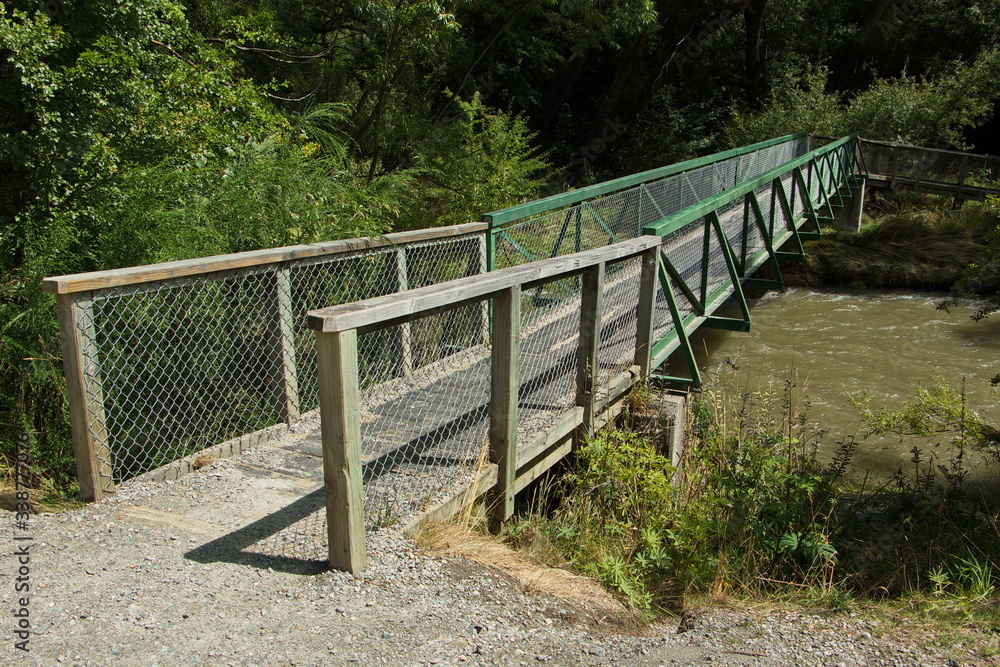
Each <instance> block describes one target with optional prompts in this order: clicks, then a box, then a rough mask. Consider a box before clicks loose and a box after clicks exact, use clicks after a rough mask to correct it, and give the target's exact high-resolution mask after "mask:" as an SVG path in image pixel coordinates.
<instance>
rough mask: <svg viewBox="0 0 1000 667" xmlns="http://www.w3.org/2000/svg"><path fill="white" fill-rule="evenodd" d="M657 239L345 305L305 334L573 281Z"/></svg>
mask: <svg viewBox="0 0 1000 667" xmlns="http://www.w3.org/2000/svg"><path fill="white" fill-rule="evenodd" d="M659 244H660V239H659V238H658V237H655V236H639V237H637V238H634V239H629V240H628V241H622V242H621V243H616V244H614V245H609V246H603V247H601V248H594V249H593V250H586V251H584V252H580V253H575V254H573V255H564V256H562V257H554V258H552V259H545V260H541V261H539V262H533V263H531V264H522V265H520V266H512V267H510V268H507V269H500V270H499V271H494V272H492V273H488V274H483V275H478V276H470V277H468V278H459V279H458V280H452V281H450V282H447V283H441V284H439V285H429V286H427V287H420V288H417V289H413V290H409V291H406V292H399V293H397V294H387V295H385V296H380V297H375V298H372V299H366V300H365V301H360V302H355V303H346V304H342V305H339V306H332V307H330V308H321V309H319V310H311V311H309V320H308V321H309V328H310V329H312V330H314V331H319V332H324V333H331V332H336V331H347V330H348V329H360V328H363V327H370V326H372V325H376V324H378V323H380V322H387V321H391V320H397V319H400V318H404V317H407V316H410V315H414V314H417V313H421V312H424V311H432V310H435V309H439V308H441V307H444V306H449V305H460V304H462V303H466V302H470V301H475V300H481V299H482V298H484V297H487V296H489V295H491V294H494V293H496V292H499V291H501V290H504V289H508V288H510V287H513V286H515V285H524V284H526V283H532V282H536V281H539V280H545V279H557V278H560V277H566V276H569V275H573V274H576V273H579V272H580V271H583V270H584V269H587V268H589V267H591V266H596V265H597V264H600V263H602V262H613V261H616V260H622V259H627V258H629V257H632V256H635V255H639V254H641V253H642V252H644V251H645V250H648V249H649V248H654V247H657V246H658V245H659Z"/></svg>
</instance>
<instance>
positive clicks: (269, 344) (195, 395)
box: [44, 223, 486, 500]
mask: <svg viewBox="0 0 1000 667" xmlns="http://www.w3.org/2000/svg"><path fill="white" fill-rule="evenodd" d="M485 232H486V225H485V224H484V223H470V224H465V225H456V226H452V227H442V228H437V229H426V230H419V231H413V232H401V233H394V234H387V235H385V236H381V237H373V238H361V239H349V240H344V241H331V242H325V243H314V244H308V245H298V246H290V247H284V248H274V249H269V250H259V251H252V252H243V253H235V254H230V255H220V256H215V257H206V258H200V259H192V260H183V261H175V262H166V263H161V264H153V265H148V266H139V267H131V268H125V269H115V270H110V271H96V272H91V273H82V274H75V275H66V276H58V277H52V278H46V279H45V280H44V286H45V289H46V291H48V292H51V293H53V294H55V295H56V302H57V310H58V315H59V322H60V334H61V336H60V337H61V341H62V351H63V362H64V368H65V374H66V380H67V395H68V403H69V409H70V419H71V424H72V432H73V443H74V448H75V453H76V463H77V479H78V481H79V486H80V495H81V497H82V498H83V499H84V500H99V499H100V498H101V497H102V496H104V495H105V494H107V493H110V492H113V491H114V490H115V488H116V484H117V483H118V482H119V481H121V480H123V479H127V478H129V477H132V476H135V475H137V474H142V473H145V472H147V471H149V470H151V469H154V468H156V469H160V470H163V471H164V473H163V474H164V475H176V474H178V470H179V469H178V470H172V469H167V468H163V467H162V466H164V464H167V463H170V462H171V461H175V462H176V461H178V460H183V459H184V457H188V458H190V455H191V454H192V453H193V452H196V451H198V450H201V449H204V448H206V447H211V446H214V448H213V449H212V451H213V452H215V453H216V454H222V453H236V452H238V451H240V450H241V449H243V448H244V447H245V446H247V445H248V444H249V443H250V442H253V441H258V440H261V439H264V438H266V437H269V436H270V435H276V434H278V433H279V432H283V430H282V429H284V430H287V427H288V425H289V424H291V423H294V422H295V421H296V420H297V419H299V418H300V416H301V413H303V412H305V411H306V409H307V408H308V407H309V406H304V405H303V404H302V399H303V393H304V389H303V382H307V383H308V384H309V385H310V386H314V385H315V379H314V376H313V375H312V373H311V369H310V368H307V369H305V371H304V372H303V369H302V368H300V365H301V364H302V363H303V361H306V362H311V359H312V357H313V353H312V352H311V346H309V345H306V344H304V341H303V339H302V335H303V334H304V333H308V330H307V329H305V327H304V326H303V324H304V318H305V310H306V309H305V308H303V307H302V306H303V304H308V306H309V307H316V306H319V305H333V303H338V302H339V301H336V300H329V299H336V295H335V294H334V292H336V291H337V290H336V289H334V288H333V287H330V286H329V283H330V280H331V278H330V274H331V273H333V274H335V273H336V272H337V271H338V270H339V269H340V265H337V264H335V263H331V262H333V260H337V259H339V258H348V257H351V258H360V259H358V262H361V260H364V259H367V260H372V261H369V262H368V264H367V265H365V266H362V268H367V266H372V265H374V264H373V261H374V260H375V259H379V261H380V262H381V263H379V264H378V265H379V267H381V266H382V263H384V264H385V265H386V266H387V267H388V268H385V269H382V273H380V274H378V275H375V276H374V278H373V279H372V281H371V284H370V285H369V286H368V287H370V288H371V289H372V290H374V292H370V293H365V292H363V291H360V292H359V291H357V290H355V291H353V292H351V291H350V290H347V289H346V288H341V289H340V293H341V294H342V295H344V296H345V297H346V299H347V300H352V301H353V300H356V299H358V298H367V297H369V296H374V295H376V294H385V293H391V292H398V291H403V290H406V289H408V288H409V287H411V286H412V284H413V283H418V284H426V283H428V282H436V281H437V280H436V278H435V276H433V275H428V273H427V270H425V271H424V273H423V274H421V275H412V274H414V273H416V272H417V270H416V269H415V268H414V267H412V266H408V260H407V257H408V254H414V253H415V252H416V253H417V254H419V252H425V251H418V250H415V249H420V248H432V247H437V246H438V245H440V247H442V248H444V247H445V246H446V245H447V244H459V245H460V248H459V250H457V251H454V252H451V255H450V256H449V257H448V259H449V260H450V261H452V263H453V264H455V265H456V266H458V267H459V268H458V269H456V270H457V271H458V275H468V274H469V273H480V272H482V271H484V270H485V268H486V237H485ZM376 255H377V257H376ZM383 257H384V258H385V259H383ZM424 259H425V261H424V263H425V264H431V263H432V262H430V261H429V260H427V258H424ZM438 259H440V258H438ZM345 261H346V260H345ZM324 262H328V263H326V264H324ZM356 263H357V262H356ZM410 264H411V265H412V264H413V262H412V261H410ZM352 266H353V265H352ZM453 277H456V276H455V275H446V276H443V277H442V279H450V278H453ZM308 280H313V281H317V284H319V285H320V286H319V287H312V286H310V285H308V284H306V283H307V281H308ZM340 280H341V282H342V283H343V282H346V279H345V278H340ZM350 280H357V278H356V277H355V276H351V277H350ZM323 281H326V282H325V283H324V282H323ZM143 299H146V301H145V302H142V300H143ZM185 299H187V300H188V302H187V305H186V306H185V305H184V300H185ZM316 300H318V301H319V302H318V303H317V302H316ZM140 302H142V307H139V306H138V305H137V304H139V303H140ZM206 306H212V307H216V308H217V312H214V311H212V310H211V308H206ZM116 308H117V309H118V310H115V309H116ZM233 311H238V312H239V316H238V317H239V318H240V321H241V322H242V326H243V330H242V331H241V332H240V333H239V334H238V335H237V334H234V333H232V332H231V331H229V329H232V328H236V325H234V324H233V322H234V319H235V318H236V317H237V313H236V312H233ZM483 319H484V321H485V316H484V317H483ZM154 339H155V340H154ZM220 342H221V344H220ZM211 347H221V348H225V350H226V352H225V353H226V354H228V355H229V356H228V357H225V358H223V357H218V354H222V352H219V353H218V354H217V355H216V357H218V358H217V359H216V357H212V354H213V353H214V352H213V351H212V350H208V349H206V348H211ZM249 348H254V349H252V350H251V349H249ZM198 355H201V356H200V357H198ZM255 355H256V356H255ZM112 357H114V358H113V359H112ZM258 357H266V359H262V360H261V359H258ZM151 358H155V359H160V360H162V359H168V358H169V359H173V360H174V361H172V362H170V361H158V362H156V364H158V365H156V364H154V362H151V361H150V359H151ZM189 358H202V359H204V358H209V360H210V361H215V362H217V363H216V365H217V367H218V368H219V369H222V370H220V373H219V377H217V378H215V380H216V381H215V382H212V381H211V380H210V379H204V380H203V379H202V378H201V377H199V376H198V375H197V374H198V373H201V374H202V375H204V374H206V373H207V372H208V371H207V369H204V368H201V369H194V372H192V371H191V370H188V369H185V368H183V365H184V364H185V363H186V362H187V360H188V359H189ZM115 364H118V365H117V366H116V365H115ZM144 364H145V365H147V366H155V368H153V370H152V371H147V372H145V374H144V375H143V374H141V373H139V371H137V370H136V369H141V368H142V367H143V365H144ZM122 367H126V368H128V369H130V370H131V371H134V372H135V374H136V375H137V376H138V375H141V376H142V377H144V378H146V379H147V381H148V382H149V385H148V386H144V387H137V386H133V385H135V384H136V382H135V380H134V378H133V377H132V376H128V375H126V374H122V372H121V368H122ZM241 367H244V368H241ZM246 367H251V368H252V369H253V370H254V372H255V375H254V377H252V378H250V379H249V380H245V381H244V383H243V384H244V385H246V386H252V387H261V386H263V387H264V389H257V391H258V394H259V395H260V398H259V399H257V400H258V402H259V403H260V404H262V405H263V410H264V411H263V412H262V413H260V414H257V413H253V414H249V413H248V414H246V415H244V416H243V418H242V421H239V420H238V419H236V418H235V417H234V416H233V415H232V414H226V412H227V411H228V412H230V413H231V412H233V410H232V409H231V405H230V406H225V405H222V401H221V399H217V396H216V395H214V394H211V393H210V392H212V391H217V392H227V391H228V392H230V393H232V392H233V391H235V390H236V389H238V388H239V382H237V380H238V379H239V378H238V377H237V376H238V374H239V373H244V374H246V372H247V371H246ZM400 370H401V372H403V373H405V372H406V370H407V362H406V360H404V361H403V365H402V368H401V369H400ZM153 371H155V372H153ZM224 380H230V381H231V382H230V384H231V385H234V386H230V387H226V386H224V385H225V384H226V382H223V381H224ZM184 383H186V385H184V386H180V385H182V384H184ZM199 383H200V384H199ZM124 384H128V385H129V386H128V387H123V386H122V385H124ZM240 390H241V391H243V389H240ZM245 393H246V392H245ZM164 395H169V396H170V397H171V400H172V401H173V403H172V405H171V406H170V407H171V409H174V410H176V414H172V415H171V417H172V419H173V421H174V422H175V423H183V425H182V426H180V427H177V429H176V430H177V431H178V434H172V433H167V432H166V431H169V428H170V426H171V425H170V424H164V423H159V424H157V423H156V422H153V421H151V422H150V423H152V424H154V426H153V427H149V428H145V430H144V431H143V432H141V433H138V435H135V434H133V433H131V432H127V429H128V428H132V430H133V431H138V430H139V429H138V428H137V427H135V426H134V425H133V424H132V423H130V422H129V419H130V418H131V419H133V420H137V419H140V418H142V419H150V420H152V419H154V418H155V417H157V416H158V415H156V414H155V413H157V412H165V411H167V407H165V404H164V403H163V401H164V399H163V396H164ZM178 397H180V398H178ZM181 399H185V400H187V402H186V403H184V402H183V401H182V400H181ZM216 400H218V402H219V404H220V406H222V407H220V409H219V410H220V414H219V415H214V416H213V419H214V421H215V422H216V423H222V424H227V423H228V424H229V425H228V426H223V427H217V426H215V425H214V424H213V425H206V426H205V430H204V432H201V431H199V428H201V427H200V426H199V425H198V421H197V419H198V417H199V413H201V412H204V410H205V404H206V403H211V402H213V401H216ZM310 400H314V399H310ZM178 405H180V407H176V406H178ZM258 412H259V411H258ZM123 414H128V415H132V416H131V417H123ZM185 438H186V439H187V440H184V439H185ZM220 443H221V444H220ZM179 465H180V464H179V463H175V464H174V467H175V468H177V466H179ZM171 471H172V472H171Z"/></svg>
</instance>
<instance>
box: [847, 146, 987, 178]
mask: <svg viewBox="0 0 1000 667" xmlns="http://www.w3.org/2000/svg"><path fill="white" fill-rule="evenodd" d="M861 154H862V157H863V159H864V162H865V165H866V166H867V169H868V173H870V174H876V175H880V176H888V177H890V178H895V179H902V180H904V181H916V182H924V183H941V184H948V185H957V184H959V183H962V184H964V185H969V186H973V187H983V188H996V187H997V185H998V183H1000V181H998V176H1000V158H994V157H990V156H983V155H970V154H967V153H961V152H958V151H943V150H937V149H927V148H921V147H919V146H906V145H903V144H888V143H879V142H872V141H862V142H861Z"/></svg>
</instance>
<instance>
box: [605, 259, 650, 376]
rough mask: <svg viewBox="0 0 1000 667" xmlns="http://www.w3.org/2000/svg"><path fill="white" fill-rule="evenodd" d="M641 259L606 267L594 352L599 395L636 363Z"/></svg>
mask: <svg viewBox="0 0 1000 667" xmlns="http://www.w3.org/2000/svg"><path fill="white" fill-rule="evenodd" d="M641 270H642V262H641V259H639V258H635V259H631V260H628V261H625V262H620V263H618V264H615V265H612V266H610V267H608V271H607V275H606V277H605V281H604V312H603V315H602V317H601V342H600V348H599V350H598V354H597V377H596V383H597V387H598V395H599V396H600V395H601V394H602V392H604V393H605V394H606V392H607V389H608V386H609V385H610V383H611V381H612V379H613V378H615V376H617V375H619V374H620V373H622V372H624V371H626V370H628V369H629V368H630V367H631V366H632V364H633V363H635V341H636V332H637V331H638V329H637V327H638V316H637V311H636V306H637V304H638V303H639V287H640V285H639V278H640V274H641Z"/></svg>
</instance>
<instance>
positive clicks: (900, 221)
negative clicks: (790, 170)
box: [782, 193, 1000, 291]
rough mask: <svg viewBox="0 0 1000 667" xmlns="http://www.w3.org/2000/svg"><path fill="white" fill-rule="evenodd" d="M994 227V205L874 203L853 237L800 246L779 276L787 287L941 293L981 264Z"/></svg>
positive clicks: (923, 200)
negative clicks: (797, 257) (801, 255)
mask: <svg viewBox="0 0 1000 667" xmlns="http://www.w3.org/2000/svg"><path fill="white" fill-rule="evenodd" d="M998 225H1000V207H998V206H997V204H995V203H988V202H987V203H980V202H966V203H965V204H964V205H963V206H962V207H961V208H958V209H955V208H953V205H952V201H951V200H950V199H945V198H941V197H933V196H930V195H917V194H913V193H899V194H898V195H897V196H896V197H895V198H891V199H887V198H884V197H881V196H873V197H870V198H869V200H868V202H866V214H865V216H864V221H863V224H862V228H861V231H860V232H859V233H857V234H852V233H845V232H838V231H834V230H826V231H824V234H823V238H822V239H820V240H818V241H807V242H806V243H805V250H806V259H805V262H803V263H801V264H786V265H785V266H784V267H783V268H782V276H783V277H784V279H785V283H786V284H787V285H789V286H809V287H819V286H827V287H832V286H836V287H850V288H852V289H871V288H875V289H880V288H894V289H896V288H903V289H918V290H945V291H947V290H950V289H951V288H952V286H953V285H954V284H955V283H956V282H957V281H958V280H959V279H961V278H962V277H963V275H964V272H965V270H966V269H967V267H968V266H969V265H970V264H972V263H973V262H975V261H976V260H977V259H979V258H980V256H981V255H982V253H983V251H984V250H985V249H986V247H987V237H988V234H989V233H990V232H991V231H995V230H996V229H997V226H998ZM998 286H1000V284H992V283H991V284H984V285H981V286H980V287H981V288H982V289H984V290H994V291H995V290H996V289H997V287H998Z"/></svg>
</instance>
